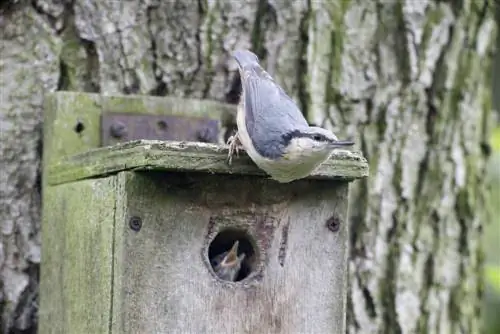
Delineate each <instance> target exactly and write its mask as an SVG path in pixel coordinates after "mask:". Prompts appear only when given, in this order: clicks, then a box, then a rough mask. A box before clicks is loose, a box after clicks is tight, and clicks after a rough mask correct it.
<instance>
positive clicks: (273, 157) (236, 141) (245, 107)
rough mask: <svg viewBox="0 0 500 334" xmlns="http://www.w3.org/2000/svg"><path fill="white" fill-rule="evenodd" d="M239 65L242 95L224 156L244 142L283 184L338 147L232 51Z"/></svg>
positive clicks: (254, 65)
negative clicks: (234, 126) (232, 133)
mask: <svg viewBox="0 0 500 334" xmlns="http://www.w3.org/2000/svg"><path fill="white" fill-rule="evenodd" d="M233 57H234V58H235V59H236V61H237V63H238V68H239V72H240V77H241V86H242V94H241V99H240V103H239V105H238V112H237V116H236V124H237V126H238V131H237V132H236V134H235V135H234V136H232V137H231V138H229V141H228V144H229V154H228V160H229V163H231V160H232V156H233V154H234V153H238V150H239V147H240V146H243V148H244V149H245V151H246V152H247V154H248V155H249V156H250V158H251V159H252V160H253V161H254V162H255V164H256V165H257V166H258V167H260V168H261V169H262V170H264V171H265V172H266V173H268V174H269V175H270V176H271V178H272V179H274V180H276V181H278V182H281V183H287V182H291V181H293V180H297V179H301V178H304V177H306V176H308V175H309V174H310V173H311V172H313V171H314V170H315V169H316V168H317V167H318V166H319V165H321V164H322V163H323V162H324V161H326V160H327V159H328V158H329V157H330V155H331V153H332V151H333V150H334V149H336V148H339V147H344V146H352V145H354V143H353V142H351V141H339V140H338V139H337V137H336V136H335V135H334V134H333V133H332V132H331V131H329V130H326V129H323V128H320V127H315V126H309V125H308V124H307V121H306V119H305V118H304V116H303V115H302V113H301V111H300V110H299V108H298V107H297V105H296V104H295V102H294V101H293V100H292V99H291V98H290V97H289V96H288V95H287V94H286V93H285V92H284V90H283V89H282V88H281V87H280V86H279V85H278V84H277V83H276V82H275V81H274V79H273V78H272V77H271V75H269V73H267V72H266V71H265V70H264V69H263V68H262V67H261V66H260V64H259V59H258V58H257V56H256V55H255V54H253V53H252V52H250V51H247V50H241V51H240V50H239V51H235V52H234V53H233Z"/></svg>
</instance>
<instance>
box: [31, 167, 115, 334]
mask: <svg viewBox="0 0 500 334" xmlns="http://www.w3.org/2000/svg"><path fill="white" fill-rule="evenodd" d="M115 187H116V177H107V178H103V179H92V180H85V181H79V182H75V183H68V184H64V185H59V186H55V187H46V188H44V200H43V221H42V244H43V247H42V265H41V273H40V275H41V280H40V303H41V305H40V309H39V332H40V333H46V334H47V333H55V334H67V333H107V332H108V330H109V321H110V307H111V292H112V291H111V284H112V258H113V253H112V250H113V248H112V246H113V229H114V218H115V217H114V216H115V200H116V191H115Z"/></svg>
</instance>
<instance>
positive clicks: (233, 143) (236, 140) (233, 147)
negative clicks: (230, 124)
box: [227, 132, 243, 165]
mask: <svg viewBox="0 0 500 334" xmlns="http://www.w3.org/2000/svg"><path fill="white" fill-rule="evenodd" d="M227 144H228V145H229V152H228V153H227V163H228V164H229V165H231V163H232V162H233V156H234V155H235V154H236V156H239V153H240V152H239V151H240V149H243V145H241V141H240V137H239V136H238V132H236V133H235V134H234V135H232V136H231V137H229V139H228V140H227Z"/></svg>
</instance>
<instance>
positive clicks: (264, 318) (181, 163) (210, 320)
mask: <svg viewBox="0 0 500 334" xmlns="http://www.w3.org/2000/svg"><path fill="white" fill-rule="evenodd" d="M231 108H234V106H227V105H223V104H218V103H215V102H209V101H196V100H184V99H173V98H168V97H165V98H154V97H144V96H140V97H139V96H132V97H130V96H128V97H125V96H101V95H97V94H82V93H56V94H52V95H50V96H48V97H47V103H46V110H45V131H44V172H43V174H44V175H43V224H42V238H43V241H42V242H43V244H42V249H43V251H42V254H43V255H42V267H41V287H40V293H41V296H40V300H41V305H40V310H39V333H43V334H46V333H61V334H68V333H77V334H79V333H82V334H90V333H92V334H94V333H113V334H118V333H130V334H139V333H141V334H146V333H196V334H200V333H217V334H219V333H228V334H234V333H257V334H261V333H283V334H285V333H286V334H291V333H292V334H293V333H308V334H314V333H318V334H326V333H345V329H346V319H345V312H346V286H347V256H348V252H347V249H348V234H347V231H348V224H347V208H348V200H347V195H348V184H349V182H350V181H352V180H354V179H356V178H362V177H365V176H367V174H368V165H367V163H366V160H365V159H364V158H363V157H362V156H361V155H360V154H359V153H357V152H348V151H338V152H335V153H334V154H333V155H332V157H331V159H330V160H329V161H327V162H326V163H325V164H323V165H322V166H321V167H320V168H319V169H318V170H317V171H316V172H315V173H314V174H313V175H311V177H309V178H307V179H303V180H298V181H295V182H292V183H288V184H280V183H278V182H276V181H273V180H271V179H269V178H268V177H266V175H265V174H264V173H263V172H262V171H261V170H259V169H258V168H257V167H256V166H255V164H254V163H253V162H252V161H251V160H250V159H249V158H248V156H246V154H244V153H241V154H240V157H237V158H234V159H233V163H232V165H231V166H228V164H227V163H226V156H227V147H226V146H224V145H217V144H216V143H217V142H221V139H220V132H221V131H220V129H221V125H220V124H221V122H220V120H221V118H223V117H224V116H223V115H224V113H227V112H229V111H230V109H231ZM231 110H232V109H231ZM143 138H146V139H148V140H144V139H143ZM160 139H161V140H160ZM236 240H238V241H239V251H240V252H244V253H245V255H246V257H245V259H244V260H243V263H242V266H241V270H240V271H239V274H238V277H237V278H236V281H234V282H229V281H224V280H222V279H220V278H219V277H218V276H217V275H216V274H215V273H214V269H213V268H212V265H211V262H210V259H211V258H212V257H213V256H215V255H217V254H218V253H221V252H223V251H226V250H228V249H229V248H230V247H231V245H232V244H233V243H234V242H235V241H236Z"/></svg>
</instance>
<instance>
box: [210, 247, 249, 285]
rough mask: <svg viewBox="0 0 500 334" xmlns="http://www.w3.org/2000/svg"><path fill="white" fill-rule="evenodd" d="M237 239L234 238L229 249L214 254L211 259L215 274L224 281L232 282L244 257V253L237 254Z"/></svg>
mask: <svg viewBox="0 0 500 334" xmlns="http://www.w3.org/2000/svg"><path fill="white" fill-rule="evenodd" d="M238 245H239V241H238V240H236V241H235V242H234V244H233V247H231V249H230V250H228V251H226V252H224V253H222V254H219V255H216V256H214V257H213V259H212V260H211V263H212V268H213V269H214V272H215V274H216V275H217V276H218V277H219V278H220V279H223V280H225V281H230V282H234V281H235V280H236V278H237V277H238V273H239V272H240V269H241V263H242V262H243V260H244V259H245V253H242V254H240V255H238Z"/></svg>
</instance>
